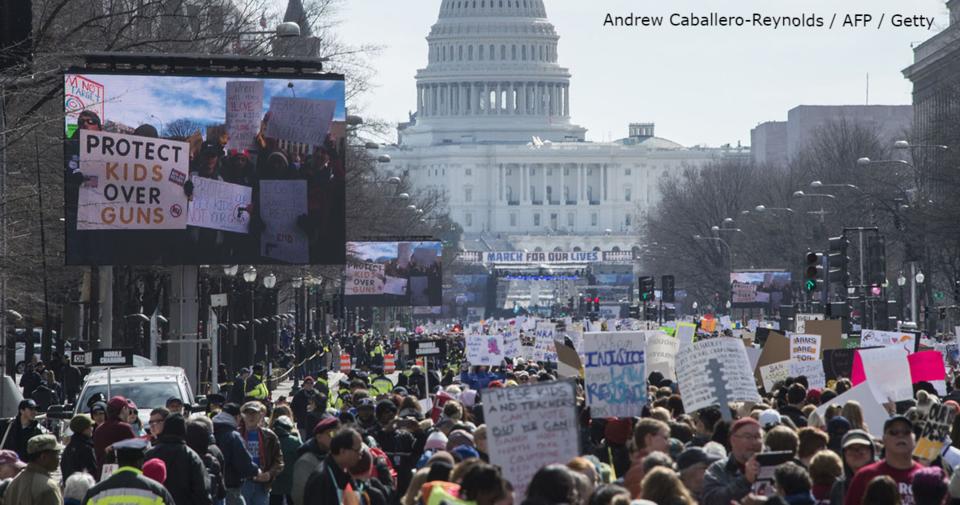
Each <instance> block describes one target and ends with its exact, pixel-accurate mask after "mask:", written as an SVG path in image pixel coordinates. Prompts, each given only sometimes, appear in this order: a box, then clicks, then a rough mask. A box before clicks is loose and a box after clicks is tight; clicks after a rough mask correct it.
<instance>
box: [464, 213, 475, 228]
mask: <svg viewBox="0 0 960 505" xmlns="http://www.w3.org/2000/svg"><path fill="white" fill-rule="evenodd" d="M463 224H464V225H465V226H466V227H467V228H470V227H472V226H473V214H471V213H469V212H467V213H466V214H464V215H463Z"/></svg>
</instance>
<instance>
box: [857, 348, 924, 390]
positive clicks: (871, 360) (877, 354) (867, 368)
mask: <svg viewBox="0 0 960 505" xmlns="http://www.w3.org/2000/svg"><path fill="white" fill-rule="evenodd" d="M850 381H851V382H852V383H853V384H854V385H857V384H860V383H862V382H866V383H867V384H868V385H869V386H870V389H871V391H873V394H874V396H876V397H877V399H880V400H882V401H884V402H886V401H895V402H899V401H903V400H909V399H911V398H913V383H912V382H911V381H910V364H909V362H908V361H907V351H906V349H904V348H903V347H900V346H891V347H882V348H878V349H860V350H858V351H857V353H856V356H854V358H853V371H852V372H851V374H850Z"/></svg>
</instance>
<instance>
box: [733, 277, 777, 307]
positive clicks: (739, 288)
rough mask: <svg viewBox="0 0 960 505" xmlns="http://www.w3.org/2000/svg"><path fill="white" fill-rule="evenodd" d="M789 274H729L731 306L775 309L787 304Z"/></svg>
mask: <svg viewBox="0 0 960 505" xmlns="http://www.w3.org/2000/svg"><path fill="white" fill-rule="evenodd" d="M790 281H791V276H790V272H783V271H769V272H763V271H758V272H731V273H730V289H731V297H730V302H731V306H732V307H734V308H769V309H771V310H772V309H776V308H779V307H780V304H781V303H789V301H790V289H791V283H790Z"/></svg>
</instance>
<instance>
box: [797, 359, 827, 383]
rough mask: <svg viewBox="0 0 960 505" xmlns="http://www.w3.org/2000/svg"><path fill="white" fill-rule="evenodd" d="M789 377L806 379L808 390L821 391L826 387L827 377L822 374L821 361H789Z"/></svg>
mask: <svg viewBox="0 0 960 505" xmlns="http://www.w3.org/2000/svg"><path fill="white" fill-rule="evenodd" d="M790 376H791V377H800V376H803V377H806V378H807V385H808V386H810V388H816V389H821V390H822V389H823V388H825V387H827V377H826V376H825V375H824V373H823V361H821V360H816V361H791V362H790Z"/></svg>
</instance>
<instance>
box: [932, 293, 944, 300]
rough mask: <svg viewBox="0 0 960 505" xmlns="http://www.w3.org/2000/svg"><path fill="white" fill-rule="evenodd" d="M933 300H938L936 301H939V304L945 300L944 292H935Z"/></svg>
mask: <svg viewBox="0 0 960 505" xmlns="http://www.w3.org/2000/svg"><path fill="white" fill-rule="evenodd" d="M933 299H934V300H936V301H938V302H939V301H941V300H943V299H944V294H943V291H934V292H933Z"/></svg>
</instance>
